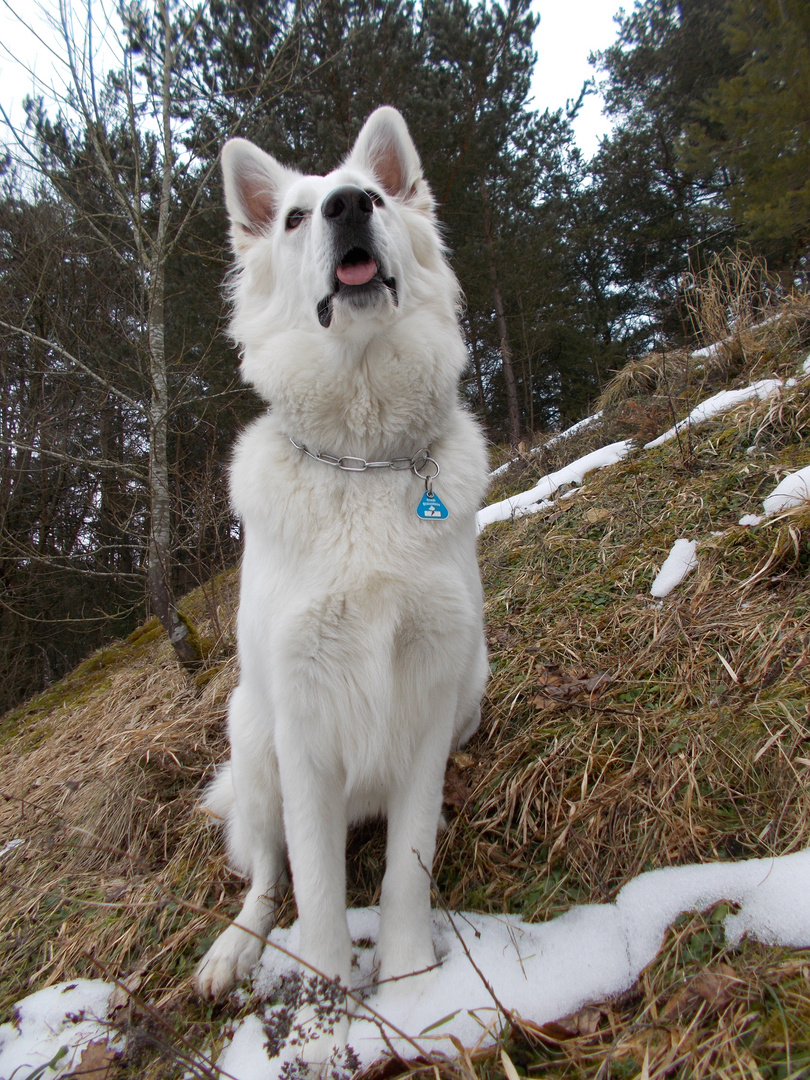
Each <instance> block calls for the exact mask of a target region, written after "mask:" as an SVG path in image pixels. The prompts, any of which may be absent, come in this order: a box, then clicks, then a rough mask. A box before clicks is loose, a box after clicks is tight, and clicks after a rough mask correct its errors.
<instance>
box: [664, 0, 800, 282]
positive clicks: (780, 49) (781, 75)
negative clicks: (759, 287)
mask: <svg viewBox="0 0 810 1080" xmlns="http://www.w3.org/2000/svg"><path fill="white" fill-rule="evenodd" d="M722 30H723V35H724V39H725V43H726V48H727V49H728V51H729V53H730V54H731V55H733V56H734V57H735V58H736V59H737V62H738V66H739V70H738V72H737V73H736V74H735V75H733V76H729V77H726V78H723V79H721V80H720V81H719V82H718V83H717V85H716V86H714V87H712V88H711V89H710V90H709V91H708V92H707V93H706V94H705V96H704V99H703V102H702V103H701V104H700V105H698V107H697V110H696V111H697V116H698V118H699V122H698V123H696V124H695V125H693V126H692V128H691V129H690V133H691V137H692V144H691V146H690V147H689V148H688V149H687V151H686V152H685V154H684V159H685V160H690V161H691V162H693V163H694V165H695V167H696V168H699V169H701V170H702V171H703V173H704V174H705V175H707V176H711V177H714V178H715V182H716V183H718V184H720V185H722V188H723V192H724V196H725V199H726V208H727V210H728V213H729V214H730V215H731V217H732V219H733V220H734V222H735V223H736V225H737V226H738V227H739V230H740V232H741V234H742V236H743V237H746V238H747V239H749V240H750V241H751V243H752V244H754V245H755V246H756V247H758V248H759V249H760V250H761V251H763V252H764V253H765V254H767V255H768V256H769V258H770V260H771V261H772V263H774V264H777V265H782V266H785V265H787V266H790V265H791V264H793V263H795V261H796V260H797V258H800V257H801V256H803V255H806V252H807V245H808V242H810V7H808V5H807V3H806V2H804V0H764V2H762V0H760V2H757V3H751V2H750V0H732V2H731V4H730V6H729V8H728V13H727V17H726V18H725V20H724V22H723V24H722Z"/></svg>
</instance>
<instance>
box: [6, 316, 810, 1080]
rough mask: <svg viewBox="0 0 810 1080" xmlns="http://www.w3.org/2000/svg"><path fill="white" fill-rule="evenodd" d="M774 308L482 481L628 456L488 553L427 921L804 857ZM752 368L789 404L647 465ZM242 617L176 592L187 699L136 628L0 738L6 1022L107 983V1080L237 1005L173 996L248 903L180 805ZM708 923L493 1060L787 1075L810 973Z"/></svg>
mask: <svg viewBox="0 0 810 1080" xmlns="http://www.w3.org/2000/svg"><path fill="white" fill-rule="evenodd" d="M780 316H781V317H780V318H778V319H775V320H772V321H770V322H768V323H767V324H766V325H765V326H762V327H760V328H754V329H751V330H748V331H746V332H745V333H741V334H738V335H736V336H735V337H734V338H733V339H730V340H729V341H727V342H726V343H725V344H724V345H722V346H721V347H718V348H717V349H715V350H714V351H709V352H707V351H705V350H704V352H703V354H697V355H693V356H689V355H687V354H684V353H669V354H666V353H659V354H654V355H651V356H649V357H645V358H644V359H643V360H640V361H637V362H635V363H633V364H631V365H629V366H628V367H627V368H626V369H624V370H623V371H622V372H621V373H620V375H618V376H617V377H616V379H615V380H614V382H613V383H612V384H611V386H609V387H608V388H607V390H606V392H605V394H604V395H603V399H602V401H601V402H600V403H599V405H600V409H599V412H600V415H599V417H598V419H597V420H596V421H595V422H594V423H591V424H589V425H586V426H584V427H582V428H581V429H580V430H579V431H578V432H575V433H574V434H572V435H571V436H570V438H567V439H554V440H549V441H548V442H547V443H546V446H545V448H543V447H541V448H539V449H538V450H537V451H535V452H530V453H526V454H524V455H522V456H521V457H520V458H519V459H518V460H517V461H515V462H513V463H511V464H510V465H509V466H508V467H507V468H505V469H503V470H502V471H500V472H499V473H498V475H497V477H496V478H495V479H494V481H493V491H492V493H491V499H492V501H493V502H494V501H497V500H499V499H503V498H505V497H507V496H510V495H513V494H516V493H518V492H521V491H525V490H526V489H528V488H531V487H532V486H534V484H535V483H536V482H537V480H538V479H539V478H540V477H541V476H543V475H547V474H549V473H552V472H554V471H556V470H559V469H561V468H562V467H563V466H565V465H566V464H568V463H570V462H572V461H574V460H576V459H578V458H580V457H582V456H583V455H584V454H585V453H587V452H588V451H590V450H594V449H596V448H598V447H600V446H604V445H606V444H609V443H615V442H617V441H619V440H624V439H633V440H634V445H635V446H637V447H638V449H634V450H631V452H630V453H629V454H628V456H627V457H625V458H624V460H622V461H619V462H617V463H615V464H612V465H610V466H608V467H606V468H603V469H601V470H599V471H595V472H592V473H589V474H588V476H587V477H586V478H585V481H584V484H583V485H581V486H580V487H578V488H576V490H574V491H573V493H572V490H571V489H570V488H566V487H560V488H558V489H557V491H556V492H555V495H554V498H553V499H552V500H551V501H550V503H549V505H546V506H544V507H543V508H542V509H539V510H538V511H537V512H535V513H532V514H531V515H529V516H523V517H519V518H515V519H514V520H512V519H509V520H504V521H501V522H497V523H494V524H491V525H489V526H488V527H487V528H486V529H485V530H484V531H483V533H482V536H481V541H480V553H481V562H482V569H483V574H484V580H485V592H486V597H487V600H486V610H487V627H488V638H489V644H490V650H491V660H492V672H493V675H492V680H491V683H490V686H489V689H488V693H487V701H486V707H485V712H484V720H483V723H482V727H481V730H480V732H479V733H478V735H477V736H476V737H475V739H474V740H473V742H472V743H471V744H470V746H469V747H468V748H466V750H465V751H464V752H463V753H461V754H458V755H455V756H454V758H453V759H452V761H451V763H450V765H449V768H448V774H447V784H446V792H445V795H446V811H447V816H448V819H449V827H448V829H447V830H446V831H445V833H444V834H443V836H442V838H441V842H440V848H439V854H438V857H437V864H436V876H437V880H438V884H439V887H440V890H441V892H442V895H443V896H444V898H445V899H446V901H447V902H448V904H449V905H450V906H451V907H453V908H464V909H468V910H469V909H472V910H480V911H485V912H493V913H498V912H504V911H509V912H515V913H518V914H521V915H523V916H524V917H525V918H527V919H530V920H545V919H548V918H550V917H552V916H554V915H556V914H559V913H560V912H562V911H564V910H566V909H567V908H569V907H570V906H571V905H573V904H578V903H589V902H601V901H603V900H609V899H613V898H614V897H615V895H616V893H617V891H618V889H619V888H620V887H621V885H622V884H624V883H625V882H626V881H628V880H629V879H630V878H631V877H633V876H634V875H636V874H638V873H640V872H641V871H643V870H646V869H650V868H653V867H661V866H669V865H678V864H682V863H685V862H704V861H708V860H716V859H739V858H749V857H764V856H767V855H770V854H785V853H787V852H791V851H796V850H799V849H801V848H804V847H807V846H808V842H810V784H808V779H810V712H809V706H810V659H808V658H809V657H810V582H809V581H808V577H807V572H808V567H810V505H802V506H799V507H798V508H797V509H793V510H790V511H788V512H784V513H780V514H776V515H773V516H771V517H768V518H766V519H765V520H763V521H762V522H761V523H759V524H758V525H755V526H750V525H741V524H739V521H740V519H741V518H742V517H743V516H744V515H747V514H760V513H761V512H762V501H763V499H764V498H765V497H766V496H767V495H768V494H769V493H770V492H771V491H772V490H773V488H774V487H775V486H776V484H777V483H778V482H779V481H780V480H781V479H782V478H783V477H784V476H785V475H787V474H789V473H793V472H795V471H797V470H799V469H802V468H804V467H807V466H808V465H810V378H808V377H806V376H804V374H803V365H804V362H805V360H806V358H807V354H808V351H810V302H808V301H807V300H805V299H798V300H791V301H789V302H787V303H785V304H784V305H783V308H782V310H781V312H780ZM764 378H769V379H775V378H779V379H781V380H783V382H784V385H783V386H782V387H781V388H780V389H779V390H778V391H777V392H775V393H774V394H773V395H771V396H769V397H767V398H766V399H764V400H760V398H758V397H756V396H754V397H749V398H747V399H746V400H742V401H740V402H739V403H738V404H736V405H735V406H734V407H732V408H730V409H729V410H728V411H724V412H722V413H719V414H717V415H715V416H713V417H712V418H711V419H709V420H706V421H705V422H704V423H701V424H699V425H690V426H688V427H685V428H682V429H681V430H680V431H679V432H678V435H677V437H675V438H672V439H670V440H669V441H667V442H665V443H664V444H662V445H660V446H658V447H655V448H651V449H644V446H645V445H646V444H647V443H649V442H650V441H651V440H653V439H654V438H655V437H656V436H657V435H659V434H660V433H661V432H662V431H664V430H665V429H667V428H669V427H671V425H672V424H673V422H674V421H675V420H680V419H681V418H683V417H685V416H687V415H688V414H689V413H690V411H691V410H692V409H693V408H694V406H695V405H697V404H698V403H699V402H700V401H703V400H705V399H706V398H708V397H710V396H711V395H712V394H715V393H716V392H717V391H718V390H722V389H730V388H742V387H745V386H749V385H750V384H751V383H753V382H754V381H756V380H760V379H764ZM791 380H793V381H792V382H791ZM678 539H687V540H696V541H698V545H697V558H698V565H697V568H696V569H694V570H693V571H692V572H691V573H690V574H689V575H688V577H686V578H685V580H684V581H683V582H682V583H681V584H679V585H678V586H677V587H676V588H675V589H674V590H673V591H672V592H670V593H669V594H668V595H666V596H664V597H663V598H662V599H660V600H659V599H655V598H653V597H652V596H651V594H650V589H651V586H652V582H653V580H654V578H655V576H656V574H657V572H658V570H659V569H660V567H661V565H662V564H663V562H664V561H665V559H666V557H667V554H668V553H669V551H670V550H671V548H672V546H673V544H674V542H675V541H676V540H678ZM235 598H236V582H235V576H234V575H229V576H226V577H224V578H222V579H220V580H219V581H217V582H214V583H212V585H211V587H210V588H209V589H208V590H206V592H205V593H200V594H198V595H196V596H193V597H191V598H189V600H188V603H190V604H191V605H192V606H193V609H194V614H195V616H196V618H197V620H198V621H199V622H201V623H203V624H204V627H203V629H204V631H205V632H206V633H207V635H208V636H209V638H211V639H212V640H213V639H215V645H214V648H213V650H212V657H213V658H214V659H213V660H212V666H211V668H210V669H209V670H208V671H207V672H206V673H204V675H203V677H202V678H200V679H198V680H197V684H194V683H190V682H189V681H188V680H187V678H186V676H185V675H183V674H182V673H180V672H179V671H178V669H177V667H176V665H175V663H174V662H173V659H172V656H171V652H170V649H169V646H168V644H167V643H166V641H165V638H163V637H162V636H161V635H160V634H159V632H158V631H157V630H156V629H154V628H145V629H144V631H141V632H140V633H139V634H136V635H133V639H131V640H130V642H129V643H128V644H127V643H122V644H121V645H120V646H116V647H115V648H113V649H111V650H107V651H106V652H105V653H104V654H99V655H98V656H97V657H95V658H92V659H91V660H90V661H87V662H86V663H85V664H84V665H82V668H81V669H79V670H78V671H77V672H76V673H74V675H73V676H71V677H69V679H68V680H66V681H65V683H63V684H60V685H59V686H58V687H55V688H53V689H52V690H51V691H49V693H48V694H47V695H44V696H43V698H41V699H38V700H35V701H33V702H31V703H29V704H28V705H27V706H25V707H23V708H21V709H18V710H15V712H14V713H12V714H9V715H8V716H7V717H5V718H4V719H3V721H2V724H0V793H2V795H3V797H4V799H3V802H0V815H1V816H0V868H1V869H2V896H1V897H0V970H2V971H3V972H4V977H3V981H2V1006H3V1009H4V1013H3V1015H0V1021H2V1020H7V1019H9V1017H10V1015H11V1006H12V1004H13V1003H14V1002H15V1001H17V1000H19V999H20V998H21V997H23V996H24V995H25V994H27V993H29V992H30V991H31V990H32V989H35V988H38V987H40V986H43V985H46V984H47V983H50V982H56V981H59V980H64V979H72V978H75V977H77V976H80V975H87V976H91V977H92V976H96V975H98V974H100V973H102V974H104V975H105V977H112V976H114V977H116V978H119V979H122V980H126V982H127V986H128V988H129V990H130V991H131V992H132V996H131V998H130V1004H129V1006H127V1008H122V1010H121V1012H120V1014H119V1017H118V1019H119V1020H120V1021H121V1022H122V1023H124V1025H125V1026H126V1027H127V1030H128V1033H129V1039H128V1044H127V1049H126V1052H125V1054H124V1056H123V1058H122V1059H121V1060H120V1061H117V1062H116V1064H115V1065H114V1069H115V1071H110V1072H109V1075H110V1076H114V1075H125V1076H135V1075H140V1076H146V1077H151V1076H155V1077H157V1076H160V1077H164V1076H173V1075H178V1076H180V1075H182V1074H183V1067H182V1066H181V1065H180V1064H179V1062H180V1060H181V1058H182V1057H183V1054H184V1049H183V1047H184V1044H186V1045H188V1044H189V1043H190V1044H193V1045H202V1044H203V1043H206V1044H207V1045H209V1046H210V1048H211V1049H212V1052H213V1053H214V1055H215V1053H216V1049H217V1047H218V1045H220V1043H221V1040H222V1038H223V1036H224V1033H225V1031H226V1029H227V1025H228V1023H229V1022H231V1021H232V1020H233V1019H235V1018H237V1017H238V1016H239V1015H240V1013H239V1007H238V1006H237V1005H236V1004H234V1003H228V1004H226V1005H225V1006H221V1007H212V1006H209V1005H202V1004H200V1003H198V1002H196V1001H195V1000H194V998H193V997H192V995H191V993H190V982H189V977H190V974H191V971H192V969H193V965H194V963H195V961H196V959H197V958H198V957H199V956H200V955H201V954H202V952H203V951H204V948H205V946H206V944H207V943H208V941H209V940H210V939H211V937H212V936H213V934H214V933H215V931H216V928H217V927H216V923H215V919H214V918H213V917H212V914H211V913H213V915H214V916H216V915H220V916H227V915H230V916H232V915H234V914H235V913H236V911H237V910H238V897H239V892H240V888H241V883H240V882H239V881H238V880H236V879H235V877H234V876H233V875H232V874H230V873H229V872H228V870H227V868H226V866H225V861H224V855H223V852H222V848H221V844H220V843H219V841H218V838H217V836H216V834H215V833H214V831H213V830H209V829H208V828H207V827H206V823H205V821H204V819H203V817H202V815H201V814H200V813H199V811H197V810H196V808H195V803H196V798H197V795H198V792H199V788H200V786H201V783H202V780H203V777H204V776H205V775H206V774H208V773H209V772H210V769H211V768H212V766H213V765H214V763H215V762H216V761H217V760H218V759H219V758H220V757H221V756H222V755H223V753H224V752H225V745H224V731H223V719H224V710H225V705H226V701H227V695H228V693H229V691H230V689H231V687H232V686H233V684H234V681H235V670H234V667H235V665H234V662H233V659H232V648H233V645H232V626H233V612H234V606H235ZM217 665H218V666H217ZM13 841H20V843H15V844H14V845H13V846H11V845H10V842H13ZM383 846H384V838H383V830H382V828H381V827H379V826H377V825H369V826H366V827H364V828H363V829H360V830H357V831H356V832H355V833H354V834H353V835H352V837H351V840H350V902H351V903H353V904H355V905H359V904H370V903H373V902H375V900H376V899H377V894H378V890H379V884H380V876H381V875H380V868H381V863H382V853H383ZM292 915H293V905H292V902H291V901H289V900H288V901H287V903H286V905H285V908H284V909H283V912H282V918H283V919H285V920H289V919H290V918H291V917H292ZM719 916H720V913H719V912H718V911H710V912H707V913H703V914H695V915H694V916H692V917H688V918H685V919H683V920H681V922H680V923H679V924H678V925H677V926H676V927H675V928H674V929H673V930H672V931H671V933H670V935H669V937H668V938H667V941H666V943H665V946H664V949H663V951H662V953H661V955H660V956H659V958H658V960H657V961H656V963H655V964H653V965H652V966H651V967H650V968H649V969H647V971H646V972H645V974H644V975H643V977H642V979H641V980H640V982H639V984H638V986H637V988H636V990H635V991H634V992H633V993H631V994H628V995H626V996H625V998H623V999H621V1000H619V1001H612V1002H601V1003H597V1004H596V1005H595V1007H594V1008H593V1009H592V1010H590V1011H587V1010H586V1011H585V1012H584V1013H583V1014H580V1015H579V1016H577V1017H574V1018H568V1020H566V1021H565V1022H564V1023H562V1024H560V1025H556V1026H551V1027H550V1028H549V1029H548V1030H545V1031H543V1032H530V1031H523V1032H522V1033H521V1032H517V1031H515V1032H513V1033H512V1035H511V1036H510V1038H509V1040H508V1041H507V1043H506V1049H507V1050H508V1053H509V1054H510V1055H511V1057H510V1061H513V1062H514V1063H515V1064H516V1065H517V1066H518V1067H519V1068H520V1070H521V1071H522V1072H523V1071H527V1070H529V1069H531V1070H532V1071H533V1072H536V1071H537V1070H540V1071H541V1072H542V1075H543V1076H546V1077H551V1076H554V1077H557V1076H559V1077H562V1076H594V1077H596V1076H600V1077H606V1076H617V1077H618V1076H637V1075H639V1072H641V1075H645V1076H649V1077H653V1076H682V1077H684V1078H685V1077H699V1076H706V1077H709V1076H716V1075H721V1073H722V1075H725V1076H741V1077H742V1076H763V1077H777V1076H779V1077H784V1076H799V1075H802V1069H810V953H807V952H795V951H793V952H789V951H787V950H782V949H768V948H765V947H763V946H759V945H756V944H754V943H750V942H746V941H743V942H742V943H741V944H740V945H739V946H737V947H736V948H734V949H730V948H729V947H727V946H725V945H724V943H723V938H722V932H721V927H720V922H719ZM586 1014H587V1015H586ZM491 1060H492V1059H491V1058H487V1059H486V1060H483V1061H482V1062H481V1063H479V1064H478V1065H477V1066H476V1068H477V1069H478V1071H479V1072H487V1071H488V1070H490V1069H491V1068H493V1067H494V1066H493V1065H491V1064H490V1061H491ZM173 1062H176V1063H177V1064H173ZM465 1067H466V1066H465ZM465 1067H462V1066H458V1069H457V1071H464V1068H465ZM111 1068H113V1066H111ZM467 1068H468V1071H467V1075H469V1069H470V1068H472V1066H469V1067H467ZM445 1069H446V1071H448V1070H449V1067H445ZM500 1070H501V1065H500V1064H498V1065H497V1071H499V1072H500ZM195 1075H203V1073H200V1072H199V1071H198V1072H197V1073H195ZM392 1075H393V1073H392Z"/></svg>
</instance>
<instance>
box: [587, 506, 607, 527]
mask: <svg viewBox="0 0 810 1080" xmlns="http://www.w3.org/2000/svg"><path fill="white" fill-rule="evenodd" d="M611 516H612V515H611V513H610V510H608V509H606V508H605V507H604V506H592V507H591V508H590V510H588V511H586V513H585V520H586V521H587V522H588V524H589V525H596V524H598V522H600V521H607V520H608V518H609V517H611Z"/></svg>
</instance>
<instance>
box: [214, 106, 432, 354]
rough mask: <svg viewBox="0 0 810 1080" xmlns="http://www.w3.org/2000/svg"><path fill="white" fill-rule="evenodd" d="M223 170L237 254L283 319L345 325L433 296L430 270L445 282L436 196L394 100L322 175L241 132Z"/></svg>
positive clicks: (291, 324) (324, 328)
mask: <svg viewBox="0 0 810 1080" xmlns="http://www.w3.org/2000/svg"><path fill="white" fill-rule="evenodd" d="M222 167H223V173H224V180H225V196H226V201H227V206H228V212H229V214H230V218H231V237H232V241H233V246H234V251H235V253H236V256H237V261H238V262H239V263H240V264H241V266H242V268H243V270H244V271H245V272H246V274H247V276H248V277H249V279H250V288H251V290H252V291H253V292H254V293H261V294H262V295H263V296H264V298H265V303H266V305H267V308H270V307H272V308H274V309H277V310H275V311H274V318H275V320H276V321H275V325H276V327H279V320H280V322H281V323H282V324H283V325H285V326H286V327H287V328H289V329H293V328H295V329H297V330H303V329H305V328H307V327H308V328H310V329H312V328H313V327H316V326H317V327H318V328H319V331H320V333H324V332H332V333H340V332H341V331H345V330H346V329H347V328H349V327H352V326H357V325H366V326H368V325H369V324H374V323H377V324H378V323H379V321H380V320H382V321H383V322H387V321H391V320H393V319H395V318H396V317H397V315H398V314H399V313H400V308H402V307H403V306H404V307H406V308H407V307H409V306H413V305H412V303H409V302H410V301H412V300H413V299H416V301H417V302H419V300H420V299H423V298H426V297H429V296H430V294H431V293H435V280H433V281H432V282H431V280H430V279H431V275H435V274H436V273H437V272H439V273H442V275H443V277H445V283H446V273H447V268H446V264H445V263H444V259H443V253H442V249H441V244H440V242H439V239H438V235H437V232H436V228H435V221H434V215H433V199H432V196H431V194H430V190H429V188H428V185H427V183H426V181H425V179H424V177H423V175H422V166H421V163H420V161H419V155H418V154H417V152H416V149H415V147H414V145H413V142H412V140H411V137H410V135H409V133H408V129H407V127H406V124H405V121H404V120H403V118H402V116H401V115H400V114H399V113H398V112H397V111H396V109H392V108H389V107H384V108H381V109H377V110H376V111H375V112H374V113H372V115H371V116H370V117H369V119H368V120H367V121H366V124H365V126H364V127H363V129H362V131H361V132H360V135H359V136H358V138H357V142H356V143H355V145H354V148H353V149H352V151H351V153H350V154H349V156H348V158H347V159H346V160H345V161H344V163H343V164H342V165H341V166H340V168H338V169H336V170H335V171H334V172H332V173H329V174H328V175H327V176H305V175H303V174H301V173H299V172H296V171H295V170H292V169H289V168H287V167H285V166H283V165H281V164H280V163H279V162H278V161H276V160H275V159H274V158H272V157H270V155H268V154H266V153H264V152H263V151H262V150H260V149H259V148H258V147H256V146H254V145H253V144H252V143H250V142H247V141H246V140H244V139H232V140H231V141H230V142H228V143H227V144H226V146H225V148H224V150H223V152H222ZM444 291H445V293H446V289H445V290H444ZM420 294H424V297H422V296H421V295H420ZM257 298H258V297H257ZM267 308H266V310H267ZM254 309H255V306H254ZM281 309H283V313H282V310H281Z"/></svg>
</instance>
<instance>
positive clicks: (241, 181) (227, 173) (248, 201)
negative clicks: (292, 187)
mask: <svg viewBox="0 0 810 1080" xmlns="http://www.w3.org/2000/svg"><path fill="white" fill-rule="evenodd" d="M222 177H223V180H224V182H225V203H226V205H227V207H228V214H229V215H230V219H231V237H232V239H233V246H234V250H235V251H236V253H237V254H244V253H245V252H246V251H247V250H248V249H249V248H250V247H251V246H252V245H253V244H254V243H255V242H256V240H258V239H259V238H261V237H262V236H266V235H267V232H268V230H269V228H270V226H271V225H272V224H273V221H274V220H275V217H276V214H277V213H278V205H279V201H280V195H281V192H282V191H283V190H284V188H285V187H286V186H287V184H288V183H289V182H290V179H291V178H292V174H291V172H290V170H289V169H285V168H284V166H283V165H280V164H279V163H278V162H277V161H276V159H275V158H273V157H270V155H269V154H265V152H264V150H260V149H259V147H258V146H254V144H253V143H252V142H248V140H247V139H230V140H229V141H228V142H226V143H225V146H224V147H223V148H222Z"/></svg>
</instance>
